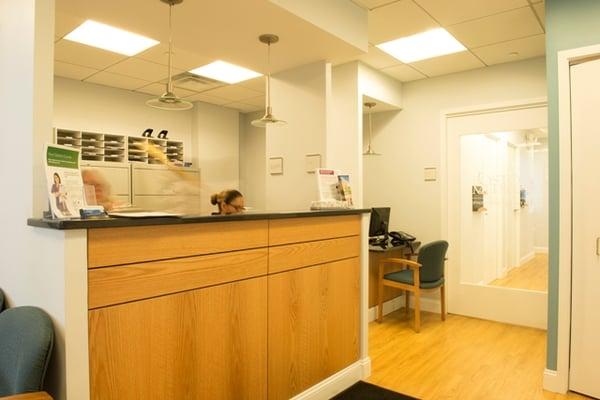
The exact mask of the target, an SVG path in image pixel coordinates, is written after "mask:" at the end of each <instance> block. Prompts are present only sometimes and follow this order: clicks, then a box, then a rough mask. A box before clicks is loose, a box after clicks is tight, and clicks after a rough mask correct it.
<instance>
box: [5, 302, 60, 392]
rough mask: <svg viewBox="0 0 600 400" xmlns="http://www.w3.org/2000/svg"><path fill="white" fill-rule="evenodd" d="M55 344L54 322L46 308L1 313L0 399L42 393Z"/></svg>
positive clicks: (25, 308) (23, 308)
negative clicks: (44, 309) (45, 310)
mask: <svg viewBox="0 0 600 400" xmlns="http://www.w3.org/2000/svg"><path fill="white" fill-rule="evenodd" d="M53 344H54V329H53V327H52V321H50V317H49V316H48V314H46V312H44V311H43V310H42V309H40V308H37V307H29V306H23V307H15V308H9V309H8V310H5V311H3V312H2V313H1V314H0V397H2V396H10V395H16V394H21V393H27V394H28V395H29V396H28V397H23V398H35V397H31V396H33V393H30V392H38V391H41V390H42V386H43V384H44V376H45V375H46V369H47V368H48V362H49V361H50V355H51V353H52V347H53ZM41 394H42V393H39V395H41ZM46 396H47V394H46ZM15 398H20V397H15ZM40 398H43V397H40Z"/></svg>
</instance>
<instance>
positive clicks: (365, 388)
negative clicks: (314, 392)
mask: <svg viewBox="0 0 600 400" xmlns="http://www.w3.org/2000/svg"><path fill="white" fill-rule="evenodd" d="M331 400H418V399H417V398H415V397H410V396H406V395H404V394H401V393H396V392H392V391H391V390H388V389H385V388H382V387H379V386H376V385H373V384H371V383H367V382H363V381H360V382H357V383H355V384H354V385H352V386H350V387H349V388H348V389H346V390H344V391H343V392H342V393H340V394H338V395H337V396H335V397H332V398H331Z"/></svg>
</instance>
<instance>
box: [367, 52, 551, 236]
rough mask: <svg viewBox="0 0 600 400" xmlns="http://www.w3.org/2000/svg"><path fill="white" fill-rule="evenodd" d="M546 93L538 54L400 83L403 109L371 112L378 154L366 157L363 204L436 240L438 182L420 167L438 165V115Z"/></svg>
mask: <svg viewBox="0 0 600 400" xmlns="http://www.w3.org/2000/svg"><path fill="white" fill-rule="evenodd" d="M545 95H546V80H545V64H544V59H543V58H537V59H532V60H526V61H522V62H515V63H510V64H501V65H497V66H492V67H487V68H484V69H478V70H473V71H466V72H461V73H456V74H451V75H446V76H442V77H438V78H431V79H426V80H420V81H415V82H409V83H407V84H404V85H403V87H402V108H403V109H402V111H400V112H383V113H376V114H374V115H373V130H374V136H373V145H374V147H375V149H376V150H378V151H380V152H381V153H383V155H382V156H380V157H378V158H377V159H376V158H375V157H370V158H368V159H365V163H364V185H365V187H364V192H365V205H366V206H371V205H380V206H384V205H388V206H391V207H392V212H391V222H390V225H391V226H392V227H394V228H395V229H401V230H405V231H408V232H411V233H413V234H415V235H416V236H417V237H418V238H419V239H420V240H422V241H423V242H428V241H431V240H436V239H439V237H440V235H441V216H440V215H441V203H440V201H441V200H440V199H441V193H440V182H439V180H438V181H435V182H425V181H424V178H423V168H425V167H436V168H439V167H440V160H441V134H440V132H441V129H442V127H441V113H442V112H443V111H445V110H449V109H453V108H460V107H465V106H471V105H478V104H489V103H497V102H502V101H509V100H514V99H527V98H536V97H543V96H545Z"/></svg>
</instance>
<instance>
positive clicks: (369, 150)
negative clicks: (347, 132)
mask: <svg viewBox="0 0 600 400" xmlns="http://www.w3.org/2000/svg"><path fill="white" fill-rule="evenodd" d="M376 105H377V103H372V102H368V103H365V107H367V108H368V109H369V144H368V146H367V151H365V152H364V153H363V156H380V155H381V154H380V153H376V152H375V150H373V148H372V147H371V136H372V135H373V121H372V120H371V114H372V112H373V111H372V110H371V109H372V108H373V107H375V106H376Z"/></svg>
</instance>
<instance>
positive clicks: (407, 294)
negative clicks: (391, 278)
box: [404, 290, 410, 316]
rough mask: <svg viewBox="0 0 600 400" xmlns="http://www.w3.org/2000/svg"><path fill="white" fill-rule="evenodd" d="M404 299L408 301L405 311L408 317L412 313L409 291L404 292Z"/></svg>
mask: <svg viewBox="0 0 600 400" xmlns="http://www.w3.org/2000/svg"><path fill="white" fill-rule="evenodd" d="M404 297H405V300H406V305H405V306H404V307H405V308H404V311H405V312H406V315H407V316H408V314H409V313H410V292H409V291H408V290H405V291H404Z"/></svg>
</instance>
